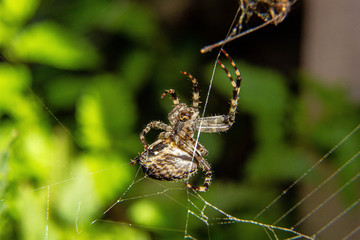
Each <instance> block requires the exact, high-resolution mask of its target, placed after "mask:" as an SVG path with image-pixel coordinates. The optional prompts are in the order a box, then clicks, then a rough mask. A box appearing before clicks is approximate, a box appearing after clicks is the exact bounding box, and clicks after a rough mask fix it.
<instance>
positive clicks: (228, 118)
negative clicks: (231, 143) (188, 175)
mask: <svg viewBox="0 0 360 240" xmlns="http://www.w3.org/2000/svg"><path fill="white" fill-rule="evenodd" d="M221 51H222V53H223V54H224V55H225V56H226V57H227V58H228V60H229V61H230V64H231V65H232V67H233V68H234V70H235V75H236V81H235V80H234V79H233V77H232V76H231V74H230V72H229V71H228V70H227V68H226V67H225V65H224V64H222V63H221V62H220V61H219V60H218V61H217V62H218V63H219V65H220V66H221V68H222V69H223V70H224V71H225V73H226V75H227V76H228V78H229V79H230V83H231V85H232V87H233V96H232V98H231V102H230V109H229V113H228V115H219V116H212V117H204V118H200V119H197V120H196V129H197V130H199V129H200V125H201V129H200V131H201V132H210V133H211V132H223V131H226V130H228V129H229V128H230V127H231V126H232V125H233V124H234V122H235V114H236V108H237V106H238V98H239V92H240V86H241V80H242V77H241V74H240V71H239V69H238V68H237V67H236V65H235V62H234V61H233V60H232V58H231V57H230V56H229V54H228V53H227V52H226V51H225V50H224V49H221Z"/></svg>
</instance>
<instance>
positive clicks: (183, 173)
mask: <svg viewBox="0 0 360 240" xmlns="http://www.w3.org/2000/svg"><path fill="white" fill-rule="evenodd" d="M138 160H139V163H140V165H141V168H142V169H143V171H144V173H145V174H146V175H147V176H149V177H151V178H154V179H158V180H163V181H173V180H179V179H187V178H188V177H190V176H191V175H192V174H193V173H195V172H196V171H197V168H198V163H197V162H196V160H192V155H190V154H189V153H188V152H186V151H184V150H183V149H181V148H179V147H177V146H176V145H175V143H174V142H170V141H166V140H158V141H156V142H154V143H153V144H151V145H150V146H149V148H148V150H147V151H145V152H144V153H142V154H141V156H139V159H138Z"/></svg>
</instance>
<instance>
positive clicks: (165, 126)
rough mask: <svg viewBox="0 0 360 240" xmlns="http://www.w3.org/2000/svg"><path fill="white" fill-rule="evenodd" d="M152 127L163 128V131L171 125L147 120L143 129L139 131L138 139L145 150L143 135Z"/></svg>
mask: <svg viewBox="0 0 360 240" xmlns="http://www.w3.org/2000/svg"><path fill="white" fill-rule="evenodd" d="M153 128H156V129H160V130H164V131H171V127H170V126H169V125H167V124H165V123H163V122H161V121H152V122H149V123H148V124H147V125H146V127H145V128H144V130H142V132H141V133H140V140H141V142H142V144H143V145H144V149H145V150H147V144H146V141H145V135H146V134H147V133H148V132H149V131H150V130H151V129H153Z"/></svg>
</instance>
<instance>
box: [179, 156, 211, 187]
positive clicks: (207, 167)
mask: <svg viewBox="0 0 360 240" xmlns="http://www.w3.org/2000/svg"><path fill="white" fill-rule="evenodd" d="M199 158H200V159H199ZM197 161H198V163H199V165H200V167H201V168H202V169H203V171H205V179H204V184H203V185H202V186H200V187H194V186H192V185H191V184H190V183H189V182H185V185H186V186H187V187H188V188H191V189H193V190H195V191H199V192H206V191H207V190H208V188H209V186H210V184H211V177H212V171H211V167H210V164H209V163H208V162H207V161H206V160H205V159H204V158H203V157H201V156H198V157H197Z"/></svg>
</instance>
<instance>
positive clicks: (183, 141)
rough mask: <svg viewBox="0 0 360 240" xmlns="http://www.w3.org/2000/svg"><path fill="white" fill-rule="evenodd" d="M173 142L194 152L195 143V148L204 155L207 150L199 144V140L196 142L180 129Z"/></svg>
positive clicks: (206, 153)
mask: <svg viewBox="0 0 360 240" xmlns="http://www.w3.org/2000/svg"><path fill="white" fill-rule="evenodd" d="M174 140H175V142H176V144H178V145H179V146H186V147H187V148H188V149H191V150H189V151H190V152H191V153H192V152H194V149H193V146H195V145H196V149H197V150H198V151H199V152H200V153H201V154H202V155H204V156H206V155H208V153H209V151H208V150H207V149H206V148H205V147H204V146H203V145H201V144H200V143H199V142H197V143H196V140H195V139H194V138H193V137H191V136H189V135H188V134H187V133H186V132H184V131H180V132H178V133H177V134H176V135H175V139H174Z"/></svg>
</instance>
